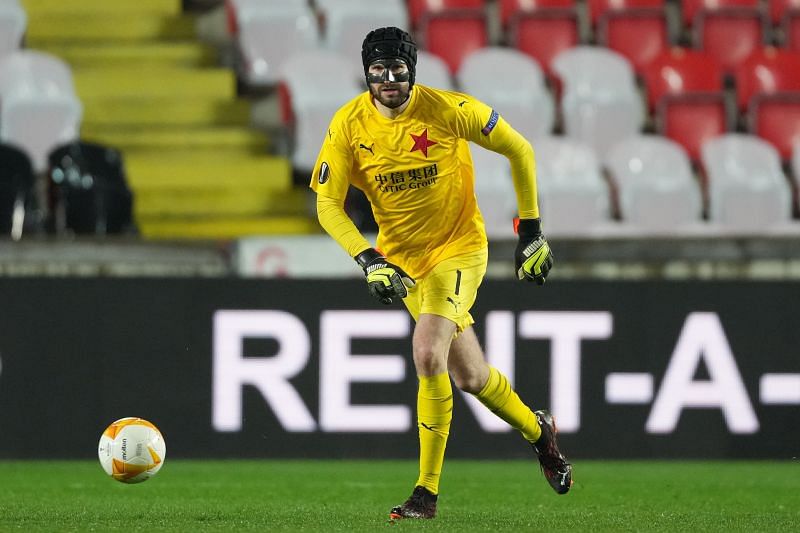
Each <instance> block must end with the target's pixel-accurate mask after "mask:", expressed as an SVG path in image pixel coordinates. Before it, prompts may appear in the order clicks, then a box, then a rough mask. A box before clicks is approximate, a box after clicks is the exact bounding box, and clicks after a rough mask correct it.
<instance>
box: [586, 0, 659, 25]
mask: <svg viewBox="0 0 800 533" xmlns="http://www.w3.org/2000/svg"><path fill="white" fill-rule="evenodd" d="M664 6H665V0H588V7H589V22H590V23H591V25H592V27H596V26H597V25H598V24H599V23H600V20H601V19H602V18H603V15H605V14H606V13H608V12H610V11H627V10H639V9H656V10H661V11H662V12H663V10H664Z"/></svg>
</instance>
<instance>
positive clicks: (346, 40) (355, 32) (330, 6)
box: [316, 0, 409, 65]
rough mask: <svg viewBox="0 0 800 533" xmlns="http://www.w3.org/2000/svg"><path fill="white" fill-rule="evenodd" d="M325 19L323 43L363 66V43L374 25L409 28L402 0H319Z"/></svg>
mask: <svg viewBox="0 0 800 533" xmlns="http://www.w3.org/2000/svg"><path fill="white" fill-rule="evenodd" d="M316 5H317V9H318V10H319V11H320V12H321V14H322V19H323V20H324V21H325V31H324V38H323V45H324V46H325V47H326V48H328V49H329V50H332V51H334V52H338V53H340V54H342V55H343V56H346V57H351V58H352V60H353V61H355V62H357V64H358V65H361V54H360V53H361V43H362V41H363V40H364V37H365V36H366V35H367V33H369V32H370V31H372V30H374V29H375V28H382V27H385V26H397V27H398V28H403V29H407V28H408V27H409V19H408V9H407V8H406V5H405V3H404V2H403V0H381V1H380V2H375V1H373V0H317V3H316Z"/></svg>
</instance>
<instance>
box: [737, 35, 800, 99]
mask: <svg viewBox="0 0 800 533" xmlns="http://www.w3.org/2000/svg"><path fill="white" fill-rule="evenodd" d="M735 80H736V92H737V98H736V101H737V103H738V105H739V110H740V111H745V110H746V109H748V108H749V106H750V102H751V100H752V99H753V97H754V96H756V95H764V94H774V93H778V92H798V93H800V52H794V51H789V50H782V49H780V48H773V47H766V48H761V49H759V50H757V51H756V52H754V53H753V54H752V55H750V57H748V58H747V59H746V60H745V61H744V62H743V63H742V64H741V65H740V66H739V68H737V69H736V72H735Z"/></svg>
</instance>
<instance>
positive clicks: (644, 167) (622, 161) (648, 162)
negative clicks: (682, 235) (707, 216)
mask: <svg viewBox="0 0 800 533" xmlns="http://www.w3.org/2000/svg"><path fill="white" fill-rule="evenodd" d="M605 166H606V168H607V169H608V170H609V173H610V175H611V177H612V179H613V180H614V183H615V184H616V186H617V191H618V197H619V208H620V214H621V216H622V220H623V221H624V222H625V223H626V224H629V225H632V226H634V227H637V228H642V229H645V230H647V231H652V232H659V233H669V232H671V231H674V230H676V229H679V228H681V227H687V226H691V225H696V224H697V223H698V222H700V220H701V216H702V213H703V205H702V194H701V190H700V186H699V184H698V182H697V180H695V178H694V174H693V172H692V166H691V163H690V162H689V157H688V156H687V154H686V152H685V151H684V149H683V148H682V147H681V146H680V145H679V144H678V143H676V142H674V141H671V140H669V139H665V138H664V137H661V136H658V135H641V136H636V137H631V138H629V139H625V140H624V141H621V142H619V143H617V144H616V145H615V146H614V148H612V149H611V152H610V153H609V154H608V156H607V157H606V159H605Z"/></svg>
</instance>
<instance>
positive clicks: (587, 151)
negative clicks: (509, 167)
mask: <svg viewBox="0 0 800 533" xmlns="http://www.w3.org/2000/svg"><path fill="white" fill-rule="evenodd" d="M534 149H535V150H536V176H537V180H536V181H537V189H538V192H539V208H540V210H541V213H542V220H545V221H546V224H547V233H548V235H550V234H552V235H558V234H571V235H582V234H587V233H591V232H592V230H595V229H600V228H602V226H603V225H604V224H607V223H608V222H610V220H611V195H610V192H609V187H608V182H607V181H606V180H605V179H603V175H602V172H601V167H600V163H599V162H598V160H597V156H596V155H595V153H594V151H593V150H592V149H591V148H590V147H589V146H588V145H585V144H582V143H579V142H575V141H571V140H569V139H566V138H564V137H546V138H543V139H539V140H537V141H536V144H534Z"/></svg>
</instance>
